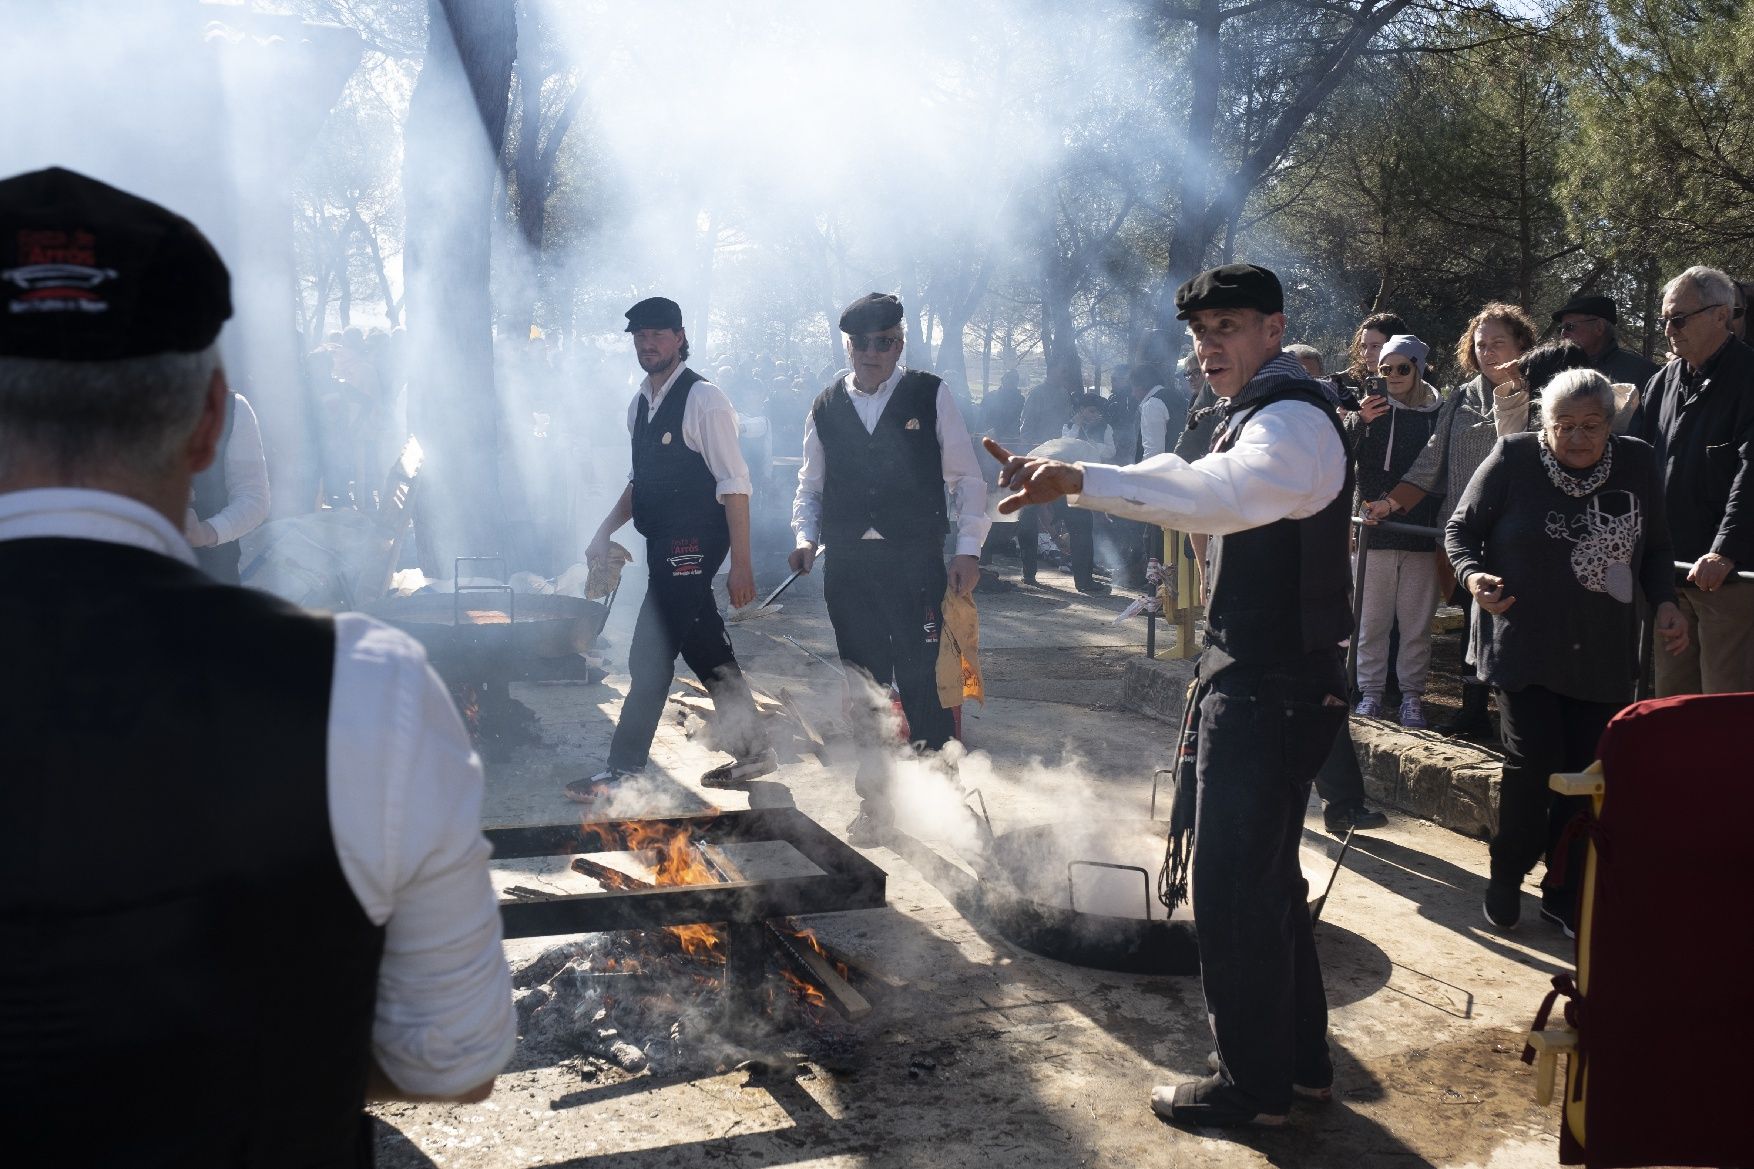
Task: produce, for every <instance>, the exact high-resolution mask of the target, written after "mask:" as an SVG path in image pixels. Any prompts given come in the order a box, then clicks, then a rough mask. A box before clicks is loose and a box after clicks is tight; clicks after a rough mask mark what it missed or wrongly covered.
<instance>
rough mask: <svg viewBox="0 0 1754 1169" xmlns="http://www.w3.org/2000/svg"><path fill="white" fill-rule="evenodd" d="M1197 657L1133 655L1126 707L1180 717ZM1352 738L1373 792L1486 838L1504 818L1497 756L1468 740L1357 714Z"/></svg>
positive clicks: (1124, 685)
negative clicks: (1500, 808) (1164, 658)
mask: <svg viewBox="0 0 1754 1169" xmlns="http://www.w3.org/2000/svg"><path fill="white" fill-rule="evenodd" d="M1193 676H1194V663H1193V662H1191V661H1189V662H1176V661H1153V660H1152V659H1150V658H1147V657H1145V656H1143V655H1140V656H1138V657H1135V658H1131V659H1129V660H1128V661H1127V664H1126V667H1125V669H1124V671H1123V673H1122V675H1121V702H1122V704H1123V705H1124V706H1126V707H1127V709H1129V710H1132V711H1136V712H1137V713H1139V714H1143V715H1147V716H1149V717H1151V718H1155V719H1160V720H1162V721H1163V722H1167V723H1170V724H1172V725H1179V724H1180V722H1181V717H1182V707H1183V705H1184V703H1185V702H1186V696H1187V686H1188V683H1189V682H1190V681H1192V680H1193ZM1352 741H1353V743H1354V745H1355V746H1356V747H1357V750H1358V765H1359V767H1360V769H1362V770H1363V772H1364V790H1365V791H1366V792H1367V793H1368V794H1369V796H1370V798H1371V799H1373V800H1375V801H1376V802H1378V803H1380V804H1383V805H1385V806H1387V807H1390V808H1394V809H1397V810H1399V811H1402V812H1405V813H1408V814H1409V815H1413V816H1418V817H1420V818H1421V819H1424V820H1430V821H1432V822H1434V823H1437V824H1441V825H1442V826H1443V827H1445V828H1448V829H1450V830H1452V831H1455V832H1460V833H1462V834H1463V835H1464V836H1472V837H1475V838H1477V839H1482V840H1484V839H1487V838H1489V837H1490V836H1491V835H1492V831H1493V829H1494V828H1495V827H1496V826H1497V824H1498V776H1499V769H1500V764H1499V759H1498V757H1497V756H1496V755H1493V754H1491V753H1490V752H1487V751H1483V750H1481V749H1480V748H1478V747H1475V746H1473V745H1472V744H1469V743H1464V742H1458V741H1456V740H1454V739H1446V738H1443V737H1442V736H1439V735H1436V734H1433V733H1431V732H1430V731H1408V730H1403V729H1402V728H1400V727H1398V726H1396V725H1395V724H1393V723H1385V722H1383V721H1381V720H1379V719H1368V718H1357V717H1354V718H1353V719H1352Z"/></svg>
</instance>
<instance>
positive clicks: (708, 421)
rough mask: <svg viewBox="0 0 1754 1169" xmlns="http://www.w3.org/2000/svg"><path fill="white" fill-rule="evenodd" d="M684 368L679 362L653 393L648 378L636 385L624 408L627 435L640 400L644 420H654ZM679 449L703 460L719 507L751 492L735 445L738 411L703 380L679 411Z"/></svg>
mask: <svg viewBox="0 0 1754 1169" xmlns="http://www.w3.org/2000/svg"><path fill="white" fill-rule="evenodd" d="M684 368H686V367H685V366H684V365H683V364H682V363H681V362H677V363H676V368H675V369H673V370H671V371H670V376H669V377H667V378H665V379H664V384H663V385H661V386H659V387H658V388H657V389H656V390H655V391H654V390H653V389H652V379H651V378H650V377H649V376H648V377H646V378H645V380H643V381H641V382H640V384H639V390H638V392H637V393H635V394H634V396H633V401H631V402H629V403H628V405H627V432H628V433H629V434H632V433H633V426H634V423H635V422H636V421H638V419H639V404H640V400H641V399H642V398H643V399H644V400H645V402H646V408H647V411H648V413H647V414H646V418H647V420H648V421H649V420H650V419H653V418H656V417H657V416H658V407H659V406H661V405H663V404H664V399H665V397H666V396H668V394H669V393H670V387H671V386H673V385H675V384H676V379H677V378H679V377H681V376H682V371H683V369H684ZM682 445H683V446H685V447H687V448H688V449H689V450H691V451H693V452H695V453H696V454H698V455H699V456H700V457H701V458H703V459H705V460H706V466H707V470H709V471H711V472H712V473H713V478H714V479H717V480H718V484H717V486H716V487H715V488H714V494H715V496H716V497H717V499H718V501H719V502H720V503H723V502H725V496H727V495H748V494H749V493H750V492H751V491H752V490H753V484H751V482H750V480H749V464H748V463H746V462H744V461H743V448H742V447H741V446H739V445H738V444H737V408H736V407H735V406H733V405H731V399H729V398H727V397H726V396H725V391H723V390H721V389H719V387H717V386H715V385H713V383H711V382H709V381H707V380H705V379H704V378H703V379H702V380H700V381H698V382H695V383H694V388H693V389H692V390H689V391H688V401H687V402H686V403H685V404H684V405H683V407H682ZM627 481H628V482H629V483H631V482H633V472H632V471H631V470H630V471H628V473H627Z"/></svg>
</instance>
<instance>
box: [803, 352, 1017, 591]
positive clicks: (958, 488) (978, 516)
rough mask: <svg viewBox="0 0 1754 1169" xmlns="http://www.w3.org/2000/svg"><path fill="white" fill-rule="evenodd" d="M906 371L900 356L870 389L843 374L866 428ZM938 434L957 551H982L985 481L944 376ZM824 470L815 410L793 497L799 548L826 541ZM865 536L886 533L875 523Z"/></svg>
mask: <svg viewBox="0 0 1754 1169" xmlns="http://www.w3.org/2000/svg"><path fill="white" fill-rule="evenodd" d="M906 373H907V366H906V364H904V363H902V362H897V363H896V365H895V372H894V373H892V374H890V375H889V377H888V378H886V379H885V380H884V382H883V384H882V385H880V386H878V387H877V390H876V392H875V393H870V394H864V393H860V392H859V390H858V389H857V388H856V387H855V386H854V384H853V377H852V375H851V374H846V375H845V376H844V377H843V378H841V379H840V380H842V381H845V382H846V383H847V397H848V398H849V399H851V401H852V403H853V410H854V411H855V412H856V413H857V414H858V416H859V421H860V422H863V423H864V424H865V429H866V430H867V431H869V432H871V433H875V432H876V430H877V420H878V419H879V418H882V417H883V410H884V407H886V406H888V405H889V400H890V399H891V398H893V397H894V396H895V387H896V385H897V384H898V383H899V382H900V381H901V379H902V377H903V375H905V374H906ZM937 434H938V451H939V463H940V466H941V467H942V469H943V474H944V486H945V487H947V488H949V490H950V494H951V497H952V499H953V500H954V503H953V504H952V507H951V511H950V515H951V522H952V523H953V524H955V525H956V555H958V556H979V555H980V553H981V545H982V544H983V543H985V542H986V539H987V529H988V528H990V527H992V526H993V521H992V519H991V518H989V517H988V515H987V484H986V480H985V479H984V478H983V477H982V475H981V468H980V463H979V462H977V461H976V460H975V454H974V442H973V440H972V439H970V438H969V437H968V424H967V423H965V422H964V421H963V420H962V411H960V410H958V409H957V408H956V399H955V398H954V397H952V396H951V394H950V387H949V386H947V385H945V384H943V383H942V382H940V383H939V385H938V427H937ZM826 476H827V454H826V452H825V451H824V450H823V449H822V440H821V439H820V438H817V437H816V415H815V411H811V412H810V413H809V414H806V415H805V418H804V465H803V467H801V468H800V469H799V471H798V494H797V497H796V498H795V499H793V501H792V532H793V533H794V534H795V535H796V537H797V542H798V546H799V547H800V548H801V547H803V546H804V545H805V544H820V543H821V542H822V483H823V480H824V479H825V478H826ZM864 538H865V539H867V540H881V539H882V538H883V537H882V536H880V535H879V534H878V533H877V529H875V528H871V529H869V530H868V531H866V532H865V535H864Z"/></svg>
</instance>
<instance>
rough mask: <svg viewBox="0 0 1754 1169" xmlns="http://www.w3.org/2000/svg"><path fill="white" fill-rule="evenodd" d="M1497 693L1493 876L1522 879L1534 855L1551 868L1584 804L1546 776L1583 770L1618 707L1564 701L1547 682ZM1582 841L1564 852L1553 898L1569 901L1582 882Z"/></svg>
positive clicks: (1575, 699)
mask: <svg viewBox="0 0 1754 1169" xmlns="http://www.w3.org/2000/svg"><path fill="white" fill-rule="evenodd" d="M1497 693H1498V720H1499V724H1498V725H1499V737H1500V738H1501V739H1503V741H1504V776H1503V778H1502V779H1501V780H1500V781H1499V786H1498V831H1497V832H1495V833H1493V835H1492V845H1491V853H1492V879H1493V881H1495V882H1506V881H1509V882H1516V883H1519V884H1520V883H1521V881H1522V879H1523V878H1524V877H1525V876H1527V875H1528V873H1529V870H1530V869H1532V868H1534V867H1535V862H1536V861H1538V860H1542V859H1545V860H1546V862H1547V868H1548V871H1549V872H1550V873H1551V872H1553V870H1554V869H1555V862H1556V861H1557V860H1558V858H1557V857H1555V856H1554V854H1553V850H1554V848H1555V846H1557V845H1558V843H1559V838H1560V835H1561V834H1562V833H1563V832H1564V830H1565V826H1566V824H1568V823H1570V821H1571V819H1572V817H1573V816H1575V815H1577V814H1578V813H1579V812H1581V811H1583V810H1584V809H1585V808H1586V807H1588V800H1587V798H1586V797H1584V796H1561V795H1560V794H1558V793H1557V792H1555V791H1553V789H1552V788H1550V787H1548V786H1547V778H1548V776H1550V775H1552V774H1553V773H1554V772H1555V771H1582V770H1583V769H1584V768H1586V767H1588V766H1589V765H1590V763H1591V761H1593V760H1594V759H1595V757H1596V744H1597V743H1598V742H1599V741H1600V740H1601V737H1602V732H1603V731H1604V730H1605V729H1607V726H1608V720H1609V719H1611V718H1613V717H1614V716H1615V715H1616V714H1618V713H1619V712H1620V704H1619V703H1617V702H1590V701H1587V700H1585V699H1582V698H1568V697H1566V696H1565V695H1563V694H1556V693H1554V692H1553V691H1551V690H1548V689H1547V688H1546V687H1544V686H1527V687H1524V688H1523V689H1521V690H1499V691H1498V692H1497ZM1584 846H1585V841H1584V838H1583V837H1581V836H1580V837H1578V838H1577V839H1576V841H1575V842H1574V843H1573V845H1572V847H1571V849H1570V850H1569V852H1570V854H1571V855H1570V856H1568V857H1567V858H1566V863H1565V865H1564V866H1563V867H1564V869H1565V880H1564V883H1563V885H1562V886H1561V887H1559V888H1557V889H1556V890H1555V891H1554V892H1553V893H1552V894H1551V896H1552V897H1554V898H1555V899H1565V898H1567V897H1569V898H1570V899H1571V900H1570V901H1568V902H1567V903H1568V904H1574V903H1575V895H1576V892H1577V891H1578V890H1579V889H1581V888H1582V887H1583V855H1584Z"/></svg>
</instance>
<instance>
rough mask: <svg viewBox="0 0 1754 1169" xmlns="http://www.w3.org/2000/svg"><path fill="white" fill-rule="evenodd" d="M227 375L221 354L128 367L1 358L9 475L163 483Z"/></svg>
mask: <svg viewBox="0 0 1754 1169" xmlns="http://www.w3.org/2000/svg"><path fill="white" fill-rule="evenodd" d="M219 368H220V365H219V348H218V346H217V344H215V345H212V346H209V347H208V348H206V349H203V350H201V351H200V352H199V353H160V354H156V355H154V356H151V357H129V358H123V359H122V360H119V361H54V360H48V359H42V358H30V357H0V475H5V474H8V473H10V472H11V471H13V470H14V469H15V468H16V467H17V466H18V465H19V464H20V463H37V464H47V465H48V466H49V467H50V468H52V469H53V470H54V471H55V472H57V473H59V474H62V475H65V476H68V477H69V478H71V479H75V480H77V479H79V478H81V477H82V476H83V475H87V474H94V473H100V472H103V471H106V470H120V471H123V472H125V473H130V474H133V475H136V476H145V477H153V476H157V475H162V474H163V473H164V472H166V471H167V470H169V469H170V468H171V466H172V464H173V462H174V460H175V457H176V453H177V450H178V448H179V447H180V446H181V445H182V444H183V443H184V442H185V441H186V440H187V439H188V437H189V435H190V433H191V432H193V431H194V429H195V424H196V423H197V422H198V421H199V420H200V418H201V408H202V403H203V402H204V401H205V399H206V396H207V390H208V387H209V386H211V385H212V384H213V375H214V373H215V372H217V371H218V370H219Z"/></svg>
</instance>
